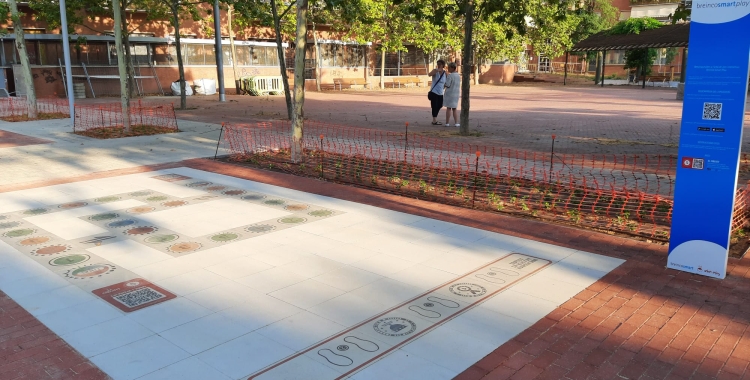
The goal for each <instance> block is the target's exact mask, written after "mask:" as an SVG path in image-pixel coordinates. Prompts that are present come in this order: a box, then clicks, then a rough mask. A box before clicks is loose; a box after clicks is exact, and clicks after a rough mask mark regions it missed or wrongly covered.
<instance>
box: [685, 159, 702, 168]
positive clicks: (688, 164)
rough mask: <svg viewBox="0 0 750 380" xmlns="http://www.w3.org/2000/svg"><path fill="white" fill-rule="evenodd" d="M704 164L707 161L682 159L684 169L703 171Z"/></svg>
mask: <svg viewBox="0 0 750 380" xmlns="http://www.w3.org/2000/svg"><path fill="white" fill-rule="evenodd" d="M704 162H705V160H704V159H703V158H694V157H682V167H683V169H697V170H703V164H704Z"/></svg>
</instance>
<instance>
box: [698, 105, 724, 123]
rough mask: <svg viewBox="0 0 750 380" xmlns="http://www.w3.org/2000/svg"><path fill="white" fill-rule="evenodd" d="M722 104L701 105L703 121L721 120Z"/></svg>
mask: <svg viewBox="0 0 750 380" xmlns="http://www.w3.org/2000/svg"><path fill="white" fill-rule="evenodd" d="M721 106H722V103H703V120H721Z"/></svg>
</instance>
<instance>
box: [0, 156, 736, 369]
mask: <svg viewBox="0 0 750 380" xmlns="http://www.w3.org/2000/svg"><path fill="white" fill-rule="evenodd" d="M183 165H184V166H189V167H193V168H196V169H201V170H209V171H213V172H217V173H221V174H226V175H230V176H235V177H238V178H244V179H251V180H254V181H258V182H262V183H268V184H271V185H276V186H282V187H286V188H291V189H296V190H303V191H307V192H311V193H315V194H320V195H326V196H332V197H336V198H339V199H344V200H349V201H353V202H359V203H363V204H370V205H374V206H378V207H383V208H387V209H391V210H395V211H401V212H407V213H412V214H415V215H420V216H425V217H430V218H436V219H440V220H444V221H448V222H453V223H458V224H462V225H467V226H471V227H476V228H481V229H485V230H489V231H494V232H499V233H504V234H508V235H513V236H518V237H523V238H527V239H533V240H536V241H541V242H545V243H551V244H556V245H560V246H564V247H569V248H575V249H581V250H585V251H589V252H594V253H598V254H603V255H607V256H612V257H618V258H622V259H625V260H626V262H625V263H624V264H622V265H621V266H620V267H618V268H617V269H615V270H614V271H612V272H610V273H609V274H607V275H605V276H604V277H603V278H602V279H601V280H599V281H597V282H596V283H595V284H593V285H591V286H590V287H589V288H587V289H586V290H584V291H582V292H581V293H579V294H578V295H576V296H575V297H574V298H573V299H571V300H569V301H568V302H566V303H565V304H563V305H561V306H560V307H559V308H557V309H556V310H554V311H553V312H551V313H550V314H548V315H547V316H546V317H545V318H543V319H541V320H540V321H538V322H537V323H535V324H534V325H533V326H531V327H530V328H528V329H527V330H525V331H524V332H522V333H521V334H519V335H518V336H516V337H515V338H514V339H512V340H510V341H508V342H507V343H506V344H504V345H502V346H500V347H498V348H497V349H496V350H495V351H494V352H492V353H490V354H489V355H487V356H486V357H485V358H483V359H482V360H480V361H478V362H477V363H476V364H474V365H473V366H472V367H470V368H469V369H467V370H466V371H465V372H463V373H462V374H460V375H459V376H458V377H457V379H573V380H577V379H625V378H627V379H717V378H718V379H725V378H726V379H742V378H750V371H749V370H748V364H750V362H749V361H748V360H749V359H750V329H748V321H749V320H750V302H748V301H750V260H737V259H730V260H729V270H728V273H729V274H728V276H727V278H726V279H725V280H723V281H722V280H715V279H710V278H707V277H701V276H697V275H692V274H688V273H683V272H677V271H674V270H670V269H666V268H665V266H664V263H665V262H666V247H664V246H660V245H655V244H649V243H646V242H641V241H635V240H630V239H626V238H621V237H617V236H610V235H605V234H600V233H596V232H593V231H587V230H578V229H573V228H569V227H565V226H559V225H552V224H545V223H541V222H537V221H534V220H525V219H517V218H512V217H509V216H506V215H502V214H492V213H484V212H479V211H475V210H469V209H463V208H457V207H453V206H447V205H440V204H434V203H430V202H426V201H420V200H415V199H410V198H406V197H401V196H398V195H393V194H384V193H378V192H374V191H371V190H366V189H360V188H355V187H350V186H345V185H339V184H332V183H327V182H323V181H319V180H316V179H312V178H300V177H294V176H291V175H286V174H281V173H275V172H269V171H264V170H257V169H249V168H244V167H239V166H235V165H231V164H225V163H220V162H215V161H211V160H202V159H198V160H189V161H185V162H182V163H174V164H166V165H160V166H155V167H142V168H135V169H127V170H119V171H110V172H104V173H96V174H92V175H87V176H82V177H76V178H69V179H66V180H61V181H55V182H51V181H50V182H45V183H37V184H34V185H33V186H35V187H39V186H48V185H51V184H57V183H66V182H76V181H81V180H88V179H94V178H101V177H110V176H116V175H123V174H129V173H133V172H142V171H148V170H154V169H161V168H168V167H175V166H183ZM24 187H28V186H24ZM17 189H18V188H17V187H4V188H0V192H3V191H10V190H17ZM45 378H55V379H103V378H106V375H105V374H103V373H102V372H101V371H99V370H98V369H96V368H95V367H94V366H93V365H91V364H90V363H89V362H88V361H86V360H85V359H84V358H83V357H81V356H80V355H79V354H78V353H76V352H75V351H74V350H73V349H72V348H71V347H70V346H68V345H67V344H65V343H64V342H63V341H62V340H61V339H60V338H59V337H57V336H55V335H54V333H52V332H51V331H50V330H49V329H47V328H46V327H44V326H43V325H42V324H41V323H40V322H39V321H38V320H36V319H35V318H34V317H33V316H31V315H30V314H28V313H27V312H25V311H24V310H23V309H22V308H20V307H19V306H18V305H17V304H16V303H15V302H13V301H12V300H10V299H9V298H8V297H7V296H5V295H4V294H2V293H0V379H3V380H5V379H8V380H10V379H45Z"/></svg>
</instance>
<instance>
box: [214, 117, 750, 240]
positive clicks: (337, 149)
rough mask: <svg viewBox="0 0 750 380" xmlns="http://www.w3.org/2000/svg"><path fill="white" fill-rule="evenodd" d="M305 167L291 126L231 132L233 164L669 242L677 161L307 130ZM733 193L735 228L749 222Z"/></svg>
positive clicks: (309, 125)
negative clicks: (295, 159) (295, 152)
mask: <svg viewBox="0 0 750 380" xmlns="http://www.w3.org/2000/svg"><path fill="white" fill-rule="evenodd" d="M304 132H305V133H304V136H303V138H302V139H301V141H300V146H301V147H302V149H303V152H304V155H303V157H304V160H303V164H302V165H292V164H290V149H291V146H292V135H291V126H290V123H289V122H288V121H286V122H285V121H278V122H272V123H258V124H255V125H252V126H251V125H237V124H231V125H226V126H225V133H224V136H225V141H226V142H227V144H228V147H229V149H230V151H231V152H232V154H233V156H234V158H235V159H238V160H252V161H258V162H260V161H263V162H266V161H268V162H271V163H274V164H275V165H277V167H281V168H283V169H286V170H289V171H293V172H297V173H299V174H306V175H317V176H322V177H325V178H327V179H331V180H336V181H340V182H346V183H353V184H357V185H360V186H366V187H374V188H378V189H384V190H387V191H390V192H395V193H400V194H404V195H409V196H415V197H418V198H422V199H428V200H434V201H437V202H442V203H448V204H457V205H462V206H467V207H474V208H480V209H487V210H496V211H502V212H507V213H515V214H523V215H528V216H532V217H538V218H542V219H548V220H558V221H564V222H567V223H573V224H579V225H583V226H587V227H591V228H597V229H604V230H611V231H620V232H625V233H629V234H634V235H640V236H645V237H650V238H654V239H658V240H666V239H668V237H669V226H670V224H671V213H672V192H673V189H674V176H675V174H674V173H675V168H676V164H677V158H676V157H675V156H673V155H634V156H624V155H570V154H564V155H558V154H552V153H540V152H533V151H521V150H515V149H507V148H500V147H490V146H481V145H472V144H466V143H460V142H452V141H446V140H442V139H437V138H431V137H425V136H420V135H414V134H407V133H396V132H387V131H380V130H371V129H362V128H349V127H342V126H335V125H330V124H326V123H318V122H310V121H306V122H305V127H304ZM745 194H746V192H745V191H744V190H742V191H739V192H738V201H737V203H736V205H737V207H736V212H735V218H734V220H733V227H734V228H741V227H744V226H745V225H746V224H747V221H748V218H749V217H750V215H748V214H749V213H748V211H747V203H748V202H747V200H746V198H747V196H746V195H745Z"/></svg>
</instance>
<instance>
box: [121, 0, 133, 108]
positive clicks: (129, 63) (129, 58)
mask: <svg viewBox="0 0 750 380" xmlns="http://www.w3.org/2000/svg"><path fill="white" fill-rule="evenodd" d="M129 3H130V2H129V1H123V5H122V8H121V9H120V10H121V12H122V30H123V32H124V33H123V35H122V43H123V46H124V49H125V68H126V69H127V73H128V91H129V93H128V96H129V97H130V98H132V97H133V91H135V84H136V83H135V68H134V67H133V55H132V54H131V51H130V31H129V30H128V13H127V11H126V10H127V8H128V4H129Z"/></svg>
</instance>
